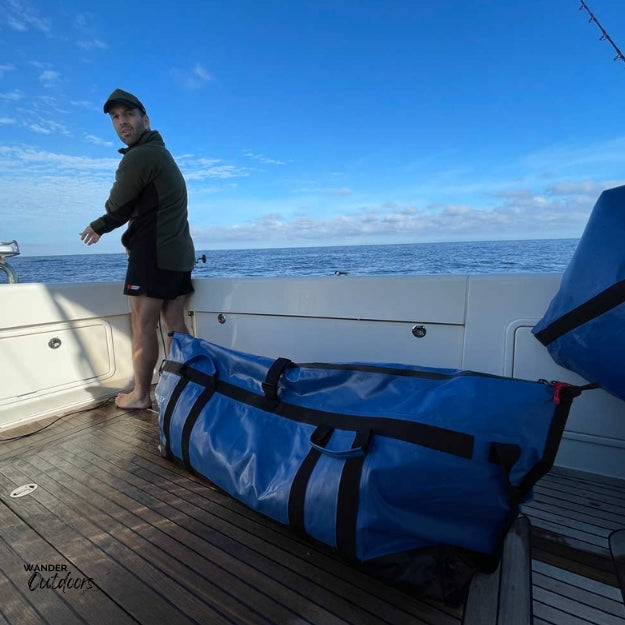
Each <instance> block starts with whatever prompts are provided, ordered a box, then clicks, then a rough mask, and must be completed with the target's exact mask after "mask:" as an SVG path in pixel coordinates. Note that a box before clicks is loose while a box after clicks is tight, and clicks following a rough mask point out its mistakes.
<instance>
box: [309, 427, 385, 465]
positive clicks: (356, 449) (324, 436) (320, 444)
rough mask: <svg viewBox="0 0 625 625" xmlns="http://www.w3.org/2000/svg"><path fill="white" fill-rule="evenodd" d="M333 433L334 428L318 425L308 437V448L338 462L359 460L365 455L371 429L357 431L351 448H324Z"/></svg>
mask: <svg viewBox="0 0 625 625" xmlns="http://www.w3.org/2000/svg"><path fill="white" fill-rule="evenodd" d="M333 431H334V428H333V427H330V426H329V425H320V426H319V427H318V428H317V429H316V430H315V431H314V432H313V433H312V434H311V436H310V446H311V447H312V448H313V449H316V450H317V451H318V452H320V453H322V454H325V455H326V456H331V457H332V458H338V459H340V460H345V459H348V458H360V457H362V456H364V455H365V454H366V453H367V449H368V448H369V442H370V441H371V435H372V433H373V432H372V431H371V428H364V429H362V430H358V431H357V432H356V437H355V438H354V442H353V443H352V446H351V447H349V448H347V449H328V448H327V447H325V444H326V443H327V442H328V440H329V439H330V436H331V435H332V432H333Z"/></svg>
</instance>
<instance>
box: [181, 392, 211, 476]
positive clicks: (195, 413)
mask: <svg viewBox="0 0 625 625" xmlns="http://www.w3.org/2000/svg"><path fill="white" fill-rule="evenodd" d="M215 386H216V385H215V383H213V385H212V386H209V387H206V388H205V389H204V390H203V391H202V393H201V394H200V396H199V397H198V398H197V399H196V400H195V402H194V403H193V408H191V411H190V412H189V414H188V415H187V418H186V419H185V421H184V426H183V427H182V436H181V439H180V446H181V448H182V463H183V464H184V468H185V469H186V470H187V471H189V472H190V473H195V471H194V470H193V467H192V466H191V460H190V458H189V444H190V441H191V431H192V430H193V426H194V425H195V422H196V421H197V420H198V417H199V416H200V414H201V412H202V410H204V407H205V406H206V404H207V403H208V402H209V401H210V398H211V397H212V396H213V395H214V394H215Z"/></svg>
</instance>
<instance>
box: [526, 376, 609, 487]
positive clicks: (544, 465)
mask: <svg viewBox="0 0 625 625" xmlns="http://www.w3.org/2000/svg"><path fill="white" fill-rule="evenodd" d="M597 387H598V385H597V384H588V385H586V386H563V387H562V388H561V389H560V391H559V393H558V403H557V404H556V407H555V411H554V413H553V419H552V420H551V426H550V427H549V432H548V434H547V440H546V442H545V451H544V452H543V457H542V458H541V459H540V460H539V461H538V462H537V463H536V464H535V465H534V466H533V467H532V468H531V469H530V470H529V471H528V473H527V475H526V476H525V477H524V478H523V481H522V482H521V485H520V486H519V490H520V493H521V496H522V497H523V498H525V497H526V496H527V495H528V494H529V492H530V491H531V490H532V488H533V486H534V484H536V482H537V481H538V480H539V479H540V478H541V477H543V476H544V475H546V474H547V473H548V472H549V471H550V470H551V467H552V466H553V463H554V461H555V459H556V454H557V453H558V447H559V446H560V441H561V440H562V434H563V433H564V427H565V426H566V420H567V419H568V416H569V411H570V410H571V404H572V403H573V399H574V398H575V397H577V396H578V395H580V394H581V393H582V391H585V390H588V389H592V388H597Z"/></svg>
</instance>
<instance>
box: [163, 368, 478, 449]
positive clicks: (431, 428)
mask: <svg viewBox="0 0 625 625" xmlns="http://www.w3.org/2000/svg"><path fill="white" fill-rule="evenodd" d="M289 363H290V361H289V360H288V359H286V358H284V359H280V358H279V359H278V360H277V361H275V362H274V363H273V365H272V367H270V372H271V370H273V372H272V373H271V376H270V375H269V373H268V375H267V378H268V380H267V381H266V382H265V384H266V386H267V390H266V394H265V395H259V394H258V393H255V392H253V391H251V390H248V389H245V388H242V387H240V386H236V385H234V384H230V383H228V382H224V381H223V380H219V381H217V383H216V384H217V386H216V389H215V392H217V393H219V394H220V395H223V396H224V397H229V398H230V399H233V400H235V401H238V402H241V403H243V404H247V405H248V406H252V407H254V408H259V409H261V410H265V411H268V412H272V413H274V414H276V415H279V416H281V417H284V418H286V419H291V420H292V421H296V422H299V423H308V424H310V425H314V426H315V427H316V426H318V425H323V424H327V423H331V424H332V426H333V427H334V428H336V429H337V430H350V431H354V432H357V431H361V430H366V429H371V430H373V431H375V433H376V434H377V435H379V436H387V437H389V438H395V439H397V440H403V441H406V442H408V443H414V444H416V445H421V446H423V447H428V448H429V449H434V450H437V451H441V452H444V453H449V454H453V455H454V456H459V457H461V458H468V459H470V458H472V457H473V445H474V442H475V439H474V437H473V435H472V434H467V433H465V432H458V431H455V430H449V429H446V428H442V427H440V426H437V425H431V424H428V423H419V422H416V421H407V420H405V419H395V418H387V417H363V416H358V415H350V414H343V413H337V412H329V411H325V410H318V409H316V408H307V407H304V406H298V405H295V404H289V403H287V402H284V401H280V398H279V397H277V388H278V380H279V378H280V375H281V374H282V373H283V372H284V370H285V369H286V368H287V367H289V366H291V365H290V364H289ZM163 371H168V372H170V373H175V374H178V375H181V376H184V378H185V379H188V380H189V381H191V382H194V383H196V384H200V385H203V386H205V387H209V386H211V385H212V384H213V383H214V381H213V377H212V376H210V375H208V374H206V373H202V372H201V371H198V370H196V369H193V368H192V367H188V366H186V365H184V364H182V363H176V362H170V361H166V362H165V363H164V364H163ZM276 374H277V375H276ZM264 386H265V385H264ZM264 386H263V390H264ZM274 390H275V393H274ZM270 397H276V399H270ZM170 401H171V400H170ZM172 409H173V408H172Z"/></svg>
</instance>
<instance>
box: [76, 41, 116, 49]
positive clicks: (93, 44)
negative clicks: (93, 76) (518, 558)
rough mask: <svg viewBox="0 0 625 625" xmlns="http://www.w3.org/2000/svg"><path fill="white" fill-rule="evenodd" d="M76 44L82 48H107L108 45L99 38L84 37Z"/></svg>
mask: <svg viewBox="0 0 625 625" xmlns="http://www.w3.org/2000/svg"><path fill="white" fill-rule="evenodd" d="M76 45H77V46H78V47H79V48H82V49H83V50H89V51H91V50H107V49H108V45H107V44H106V43H104V42H103V41H100V40H99V39H85V40H82V41H78V42H77V43H76Z"/></svg>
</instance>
